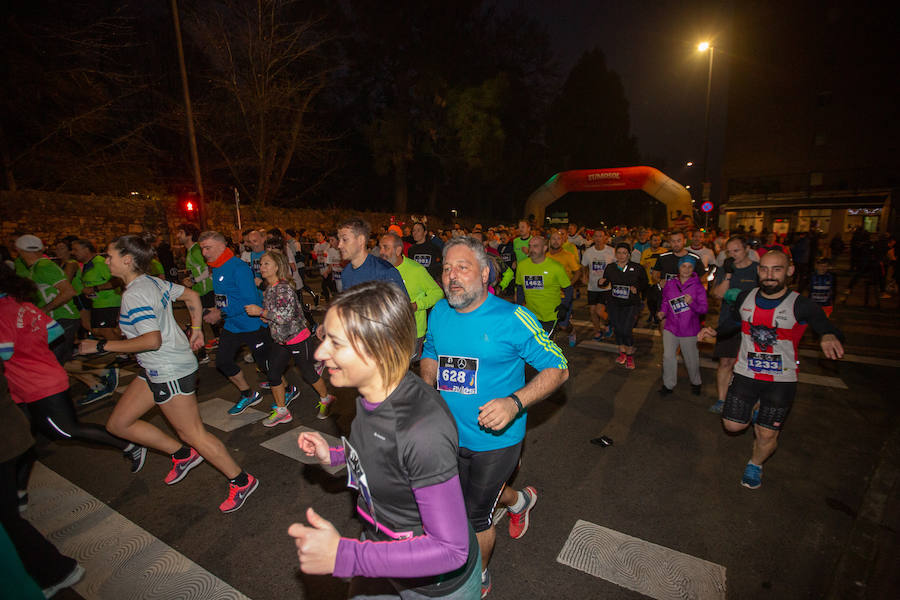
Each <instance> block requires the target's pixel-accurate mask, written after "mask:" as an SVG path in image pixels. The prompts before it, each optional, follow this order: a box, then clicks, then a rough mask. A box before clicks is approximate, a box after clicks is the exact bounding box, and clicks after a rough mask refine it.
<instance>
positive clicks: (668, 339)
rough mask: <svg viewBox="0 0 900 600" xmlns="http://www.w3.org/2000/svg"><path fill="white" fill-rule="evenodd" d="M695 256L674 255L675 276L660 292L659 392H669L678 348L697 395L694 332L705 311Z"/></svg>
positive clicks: (696, 359)
mask: <svg viewBox="0 0 900 600" xmlns="http://www.w3.org/2000/svg"><path fill="white" fill-rule="evenodd" d="M696 264H697V259H696V258H694V256H692V255H691V254H685V255H684V256H682V257H681V258H679V259H678V277H676V278H675V279H670V280H669V281H667V282H666V287H664V288H663V292H662V310H660V311H659V312H658V313H657V315H656V316H657V317H659V318H660V319H665V321H664V324H663V385H662V387H661V388H659V393H660V394H662V395H663V396H665V395H667V394H671V393H672V390H673V389H674V388H675V381H676V379H677V376H678V357H677V356H676V353H677V351H678V348H679V347H680V348H681V356H682V358H684V366H685V368H687V372H688V377H689V378H690V380H691V391H692V392H693V394H694V395H695V396H699V395H700V384H701V381H700V351H699V350H698V349H697V333H699V332H700V317H702V316H703V315H705V314H706V311H707V308H708V307H707V301H706V290H704V289H703V284H702V283H700V278H699V277H697V273H695V272H694V270H695V266H696Z"/></svg>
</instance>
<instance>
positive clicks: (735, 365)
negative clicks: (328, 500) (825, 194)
mask: <svg viewBox="0 0 900 600" xmlns="http://www.w3.org/2000/svg"><path fill="white" fill-rule="evenodd" d="M679 224H680V225H685V224H686V223H684V222H682V223H679ZM173 237H174V240H175V241H176V242H177V244H178V246H180V249H178V250H175V251H173V249H172V248H171V247H170V246H169V245H168V243H166V242H165V241H163V240H162V239H161V238H160V236H157V235H154V234H141V235H124V236H121V237H119V238H117V239H115V240H112V241H111V242H110V243H108V245H101V244H100V243H99V242H100V241H99V240H89V239H86V238H79V237H75V236H70V237H60V238H59V239H58V240H54V241H53V243H52V245H50V244H49V243H45V240H41V239H39V238H38V237H36V236H34V235H31V234H24V235H19V236H17V237H16V238H15V239H14V240H13V244H12V245H13V247H14V248H15V256H14V257H13V256H12V255H10V256H9V257H8V258H9V260H8V261H6V264H2V265H0V358H2V360H3V362H4V363H5V375H6V379H7V381H8V385H9V390H10V394H9V396H10V397H11V401H12V402H7V399H6V398H4V401H3V404H2V405H0V409H2V411H3V414H4V415H7V416H4V417H3V422H4V430H3V434H4V435H3V437H4V438H5V439H6V443H5V445H0V450H3V452H2V453H0V461H2V478H3V486H2V487H3V496H4V497H3V501H2V507H3V510H2V525H3V528H4V529H5V531H6V534H7V535H8V536H9V538H10V539H11V540H12V541H13V545H14V546H15V548H16V549H17V550H18V554H19V556H20V558H21V560H22V563H23V564H24V572H26V573H27V574H28V576H30V579H29V577H23V578H22V580H21V585H22V588H21V589H22V590H26V589H28V586H29V585H33V583H31V584H29V581H32V580H33V581H36V582H37V588H36V589H38V588H39V589H40V590H43V595H44V596H46V597H50V596H51V595H52V594H53V593H55V591H56V590H58V589H62V588H63V587H67V586H69V585H72V584H73V583H74V582H75V581H77V580H78V579H79V578H80V577H81V576H82V574H83V570H82V569H81V567H79V566H78V565H77V564H74V561H72V560H71V559H69V558H67V557H64V556H62V555H60V554H59V553H58V552H56V550H55V549H54V548H52V545H50V544H49V543H48V542H46V540H44V539H43V538H42V537H41V536H40V534H39V533H38V532H37V531H36V530H34V529H33V528H32V527H31V526H30V525H28V524H27V522H26V521H24V520H23V519H22V518H21V517H20V516H19V513H20V511H21V510H25V509H26V508H27V503H28V496H27V488H28V476H29V473H30V469H31V465H33V463H34V460H35V457H36V455H35V453H34V450H33V439H32V437H31V434H32V433H33V432H38V431H39V432H41V433H42V434H44V435H45V436H47V437H49V438H51V439H57V440H62V439H67V438H76V439H80V440H84V441H88V442H93V443H99V444H104V445H108V446H112V447H115V448H117V449H118V450H120V451H121V452H123V454H124V455H125V456H126V457H127V458H128V460H129V465H130V469H131V471H132V472H135V473H137V472H138V471H140V470H141V468H142V467H143V465H144V462H145V460H147V458H148V449H153V450H156V451H158V452H159V453H162V454H163V455H166V456H168V457H170V460H171V464H172V466H171V471H170V472H169V474H168V475H167V476H166V478H165V483H166V484H168V485H173V484H175V483H178V482H180V481H182V479H184V478H185V477H186V475H187V474H188V472H189V471H190V470H191V469H193V468H195V467H196V466H198V465H200V464H201V463H202V462H204V461H206V462H209V463H210V464H211V465H213V466H214V467H215V468H216V469H218V470H219V471H220V472H222V474H223V475H224V476H225V477H226V479H227V480H228V486H227V488H228V489H227V492H228V493H227V496H226V498H225V500H224V501H223V502H222V503H221V504H220V506H219V509H220V510H221V511H222V512H224V513H228V512H233V511H236V510H238V509H240V508H241V507H242V506H243V505H244V503H245V502H246V501H247V499H248V497H249V496H250V495H251V494H252V493H253V492H254V491H256V490H257V489H258V488H259V487H260V485H261V483H260V482H259V481H258V480H257V479H256V478H255V477H254V476H253V475H251V474H249V473H248V472H246V471H245V470H244V469H243V468H242V467H241V466H240V465H238V464H237V463H236V462H235V461H234V459H233V458H232V456H231V454H230V453H229V451H228V450H227V449H226V448H225V446H224V445H223V444H222V442H221V441H220V440H219V439H218V438H217V437H216V436H215V435H213V434H211V433H210V432H208V431H207V430H206V429H205V427H204V425H203V422H202V420H201V419H200V413H199V409H198V405H197V381H198V379H197V373H198V368H199V365H201V364H206V363H210V362H211V361H212V360H214V366H215V368H216V369H217V370H218V371H219V372H220V373H221V374H222V375H224V376H225V378H227V379H228V380H229V381H230V382H231V383H232V384H233V385H234V387H235V388H236V390H235V394H236V395H235V400H234V405H233V406H232V407H231V408H230V409H228V414H229V415H238V414H240V413H242V412H244V411H245V410H246V409H247V408H248V407H251V406H255V405H258V404H259V403H261V402H262V401H263V399H264V394H265V393H267V392H269V393H271V395H272V404H271V407H270V408H269V409H268V410H267V415H268V416H267V417H266V418H265V419H263V420H262V426H264V427H275V426H277V425H280V424H285V423H290V422H291V421H292V420H293V417H292V414H291V412H290V408H289V407H290V405H291V403H292V402H293V401H294V400H296V399H297V398H298V397H299V396H300V391H299V390H298V389H297V388H296V387H294V386H292V385H290V384H289V383H288V381H287V379H286V377H285V375H286V373H287V371H288V369H289V368H290V366H291V364H292V363H293V364H294V365H296V366H297V368H298V369H299V372H300V374H301V376H302V379H303V380H304V382H305V383H306V384H308V385H309V386H311V387H312V388H313V390H314V391H315V393H316V397H317V398H318V401H317V405H316V407H317V411H316V413H317V416H318V417H319V418H321V419H327V418H328V417H329V412H330V410H331V407H332V404H333V401H334V395H332V394H330V393H329V389H328V387H329V386H330V387H332V388H339V387H346V388H354V389H356V390H357V391H358V393H359V397H358V399H357V403H356V413H355V418H354V420H353V423H352V426H351V431H350V432H349V434H347V435H346V436H345V437H344V438H342V444H341V445H339V446H337V447H329V446H328V443H327V442H326V441H325V438H324V437H322V436H321V435H319V434H317V433H303V434H301V435H300V438H299V440H298V444H299V446H300V448H301V450H302V451H303V452H306V453H307V454H309V455H310V456H314V457H316V458H317V459H318V460H319V461H320V462H321V463H323V464H325V465H329V466H335V465H339V464H346V466H347V469H348V471H349V473H350V485H351V487H354V488H356V489H357V490H358V492H359V499H358V503H357V509H358V513H359V516H360V517H361V518H362V520H363V524H364V533H363V535H362V538H361V539H360V540H352V539H348V538H342V537H341V536H340V534H339V533H338V532H337V531H336V530H335V528H334V527H333V526H332V525H331V524H330V523H328V522H327V521H325V520H324V519H322V518H321V517H320V516H319V515H318V514H317V513H316V512H315V511H314V510H313V509H312V508H310V509H309V510H308V511H307V515H306V516H307V521H308V523H307V524H300V523H296V524H294V525H292V526H291V528H290V532H289V533H290V535H291V536H292V537H293V538H294V539H295V540H296V544H297V551H298V558H299V561H300V565H301V568H302V569H303V571H305V572H307V573H318V574H332V575H334V576H336V577H353V583H352V584H351V597H359V598H362V597H370V596H373V595H378V594H392V595H395V596H399V597H403V598H421V597H425V596H429V597H436V596H440V597H447V598H477V597H484V596H486V595H487V594H488V593H489V591H490V589H491V578H490V572H489V570H488V565H489V563H490V560H491V556H492V553H493V548H494V542H495V537H496V532H495V524H494V511H495V509H496V508H497V506H498V505H502V506H504V507H506V510H507V513H508V516H509V534H510V536H511V537H513V538H521V537H522V536H523V535H525V533H526V531H527V530H528V527H529V519H530V514H531V511H532V510H533V509H534V507H535V505H536V504H537V501H538V490H536V489H535V488H534V487H531V486H524V487H523V488H522V489H519V490H517V489H514V488H513V487H512V486H511V485H510V484H511V480H512V479H513V478H514V476H515V472H516V470H517V468H518V466H519V464H520V457H521V451H522V444H523V440H524V437H525V432H526V422H527V420H526V417H527V412H528V407H529V406H530V405H533V404H534V403H536V402H539V401H541V400H543V399H544V398H547V397H548V396H550V395H551V394H553V393H554V392H556V391H557V390H558V389H559V388H560V386H561V385H562V384H563V383H564V382H565V381H566V379H567V378H568V376H569V371H568V362H567V359H566V355H565V353H564V352H563V350H562V348H561V346H565V345H566V343H567V344H568V345H569V346H575V345H576V344H577V343H578V341H579V338H581V339H582V341H586V342H588V343H589V344H594V345H595V347H600V348H609V349H611V350H613V354H615V358H613V359H612V360H613V362H614V363H615V364H616V365H620V366H621V367H622V368H623V369H625V370H633V369H635V368H636V355H637V356H638V358H639V357H640V356H639V354H638V345H637V344H636V342H635V332H636V330H638V332H640V331H641V327H640V326H641V325H642V321H643V326H644V328H652V329H657V328H658V329H660V330H661V337H662V343H663V361H662V372H661V380H662V384H661V387H660V388H659V394H660V395H662V396H668V395H669V394H672V393H674V391H675V388H676V384H677V378H678V377H677V375H678V366H677V365H678V355H679V354H680V355H681V357H682V360H683V362H684V366H685V370H686V372H687V376H688V379H689V381H690V386H691V393H693V394H696V395H701V394H702V393H703V391H702V390H703V382H702V380H701V375H700V357H699V349H698V342H703V341H706V340H710V339H713V338H714V339H715V347H714V350H713V355H714V356H715V357H716V358H717V359H718V361H719V362H718V369H717V371H716V378H715V385H714V389H715V391H714V392H712V391H710V396H711V397H712V398H713V399H714V401H713V403H712V405H711V406H710V411H711V412H715V413H719V414H721V415H722V417H721V418H722V423H723V427H724V429H725V430H726V431H728V432H738V431H740V430H742V429H745V428H747V427H749V426H750V425H751V424H752V425H753V429H754V432H755V441H754V445H753V449H752V453H751V456H750V460H749V461H748V463H747V464H746V465H744V466H743V474H742V477H741V480H740V483H741V485H743V486H745V487H747V488H750V489H755V488H758V487H759V486H760V485H761V478H762V467H763V462H764V461H765V460H766V459H768V458H769V457H770V456H771V454H772V452H774V450H775V446H776V444H777V438H778V435H779V433H780V431H781V429H782V428H783V426H784V423H785V420H786V419H787V416H788V414H789V412H790V409H791V405H792V402H793V399H794V396H795V394H796V387H797V364H798V361H797V348H798V344H799V341H800V338H801V337H802V336H803V333H804V331H805V329H806V327H807V326H809V327H811V328H812V329H813V330H814V331H815V333H816V334H817V335H818V336H820V344H821V347H822V350H823V352H824V354H825V355H826V356H827V357H828V358H832V359H834V358H840V357H841V356H842V354H843V347H842V345H841V340H842V339H843V338H842V335H841V333H840V331H838V330H837V329H836V328H835V327H834V326H833V325H832V324H831V323H830V321H829V320H828V315H830V314H831V310H832V309H833V307H834V305H835V303H836V302H840V301H842V300H843V301H845V300H846V298H847V296H848V293H852V290H853V287H854V285H856V284H857V282H858V281H857V280H858V279H860V278H862V279H865V282H866V293H867V294H868V291H869V287H870V286H874V290H873V292H874V294H875V295H876V298H879V299H880V298H884V297H889V296H890V292H891V290H892V289H896V280H895V277H896V270H895V262H896V255H895V245H894V243H895V242H894V240H893V238H886V239H884V240H879V239H877V238H874V237H872V236H869V235H868V234H866V233H865V232H863V233H859V232H857V233H855V234H854V236H853V238H852V244H851V252H852V254H851V258H852V261H853V268H854V274H855V275H854V277H853V279H852V280H851V282H850V285H849V286H848V287H847V288H845V289H844V290H840V291H839V290H838V289H837V278H836V277H835V275H834V273H833V270H832V267H833V260H834V259H836V258H837V256H838V255H840V254H841V253H842V252H843V251H844V248H843V247H842V246H841V244H842V242H841V241H840V239H838V241H837V242H836V241H834V240H832V241H830V242H828V241H826V240H824V238H823V237H822V236H820V235H819V234H817V232H816V231H815V230H813V231H812V232H803V233H800V234H797V235H795V236H792V237H791V239H790V240H786V239H784V236H779V235H777V234H775V233H771V232H770V233H763V234H761V235H759V236H757V235H756V234H755V232H753V231H749V232H743V231H735V232H720V231H704V230H702V229H697V228H690V227H689V228H687V229H672V230H667V231H659V230H653V229H650V228H644V227H637V228H628V227H618V228H614V229H606V228H603V227H596V228H585V227H581V226H579V225H578V224H575V223H568V224H567V225H566V226H565V227H552V226H543V227H535V226H534V225H533V224H532V223H530V222H529V221H528V220H522V221H520V222H518V223H517V224H516V225H514V226H502V225H501V226H495V227H488V228H483V227H482V226H480V225H475V226H474V227H472V228H471V229H467V228H464V227H462V226H455V227H454V228H453V229H448V230H433V229H430V228H429V227H428V225H427V223H426V222H424V221H423V222H415V223H412V224H411V225H409V226H405V227H401V226H400V225H393V224H392V225H389V226H388V225H386V226H384V227H382V228H381V230H380V231H378V232H373V231H371V229H370V227H369V225H368V224H367V223H366V222H365V221H363V220H362V219H350V220H347V221H345V222H343V223H341V224H339V225H338V226H337V227H336V228H335V229H334V230H322V231H305V230H295V229H285V230H281V229H277V228H273V229H268V230H262V229H247V230H245V231H243V232H234V233H233V234H232V235H231V236H230V237H229V236H226V235H224V234H223V233H221V232H217V231H203V232H201V231H199V230H198V228H197V227H195V226H194V225H192V224H184V225H181V226H179V227H178V228H177V230H176V232H175V235H174V236H173ZM48 242H49V241H48ZM181 250H183V255H182V253H181ZM176 254H179V255H182V256H183V258H180V259H178V261H177V262H176V259H175V255H176ZM104 255H105V256H104ZM309 280H320V281H321V283H320V286H319V289H318V290H316V289H314V288H313V287H311V286H310V285H309ZM892 282H893V284H892ZM792 288H793V289H792ZM801 294H803V295H801ZM582 298H583V299H584V301H585V302H586V305H587V312H588V315H589V321H577V320H576V319H573V312H574V310H573V307H574V305H575V303H576V301H577V300H579V299H582ZM176 301H178V302H183V303H184V306H185V307H186V309H187V317H188V318H189V320H188V321H186V322H179V321H178V320H177V319H176V318H175V313H174V312H173V306H174V304H175V302H176ZM320 305H321V308H326V307H327V312H325V315H324V318H323V319H321V322H317V319H316V318H315V312H316V308H317V307H320ZM579 306H580V305H579ZM716 307H718V320H717V321H716V322H715V323H713V322H712V319H710V318H707V314H708V313H710V312H711V311H712V310H713V309H715V308H716ZM713 325H715V326H713ZM557 341H559V343H557ZM608 344H612V346H611V347H610V346H609V345H608ZM107 353H108V355H109V356H108V360H104V361H101V360H98V359H100V358H102V357H103V355H105V354H107ZM135 359H136V362H137V365H134V361H135ZM241 362H246V363H255V366H256V369H257V371H258V372H259V373H260V379H261V380H262V382H261V383H260V384H258V385H251V383H250V382H249V381H248V378H247V377H246V375H245V370H246V369H245V368H242V366H241V364H240V363H241ZM96 364H103V365H104V366H100V367H97V366H91V365H96ZM526 364H528V365H530V366H531V367H532V368H533V370H534V371H536V374H533V375H532V376H529V377H528V378H526V370H525V365H526ZM125 365H133V366H132V368H134V369H136V370H138V371H139V375H138V376H137V377H136V378H134V379H133V380H132V381H131V382H130V383H129V384H128V386H127V387H126V388H125V389H124V391H122V393H121V395H119V396H118V397H117V398H116V405H115V407H114V409H113V411H112V414H111V415H110V417H109V419H108V421H107V423H106V427H105V429H104V428H102V427H99V426H96V425H88V424H82V423H80V422H79V420H78V417H77V413H76V410H75V409H76V408H77V407H81V406H85V405H88V404H92V403H94V402H98V401H100V400H103V399H106V398H110V397H113V396H114V395H115V394H116V393H117V390H118V389H119V375H120V370H119V369H120V368H122V367H124V366H125ZM326 373H327V375H326ZM70 379H71V380H75V381H77V382H80V383H81V384H83V385H84V386H86V388H87V391H86V392H85V393H83V394H80V395H79V396H78V397H77V398H76V399H74V400H73V399H72V398H71V396H70V390H71V384H70ZM13 402H14V403H15V405H17V406H18V409H19V410H16V409H15V406H13V404H12V403H13ZM7 405H8V406H7ZM10 406H12V407H13V409H12V410H11V409H10V408H9V407H10ZM154 406H158V407H159V408H160V410H161V412H162V414H163V415H164V416H165V418H166V419H167V420H168V421H169V423H170V424H171V425H172V428H173V429H174V431H175V433H176V435H177V438H176V437H172V436H170V435H168V434H167V433H164V432H163V431H162V430H160V429H158V428H157V427H155V426H153V425H151V424H150V423H148V422H147V421H144V420H141V417H142V415H144V414H145V413H147V412H148V411H149V410H150V409H152V408H153V407H154ZM7 417H8V418H7ZM26 420H27V422H26ZM591 441H592V442H594V443H597V444H600V445H603V444H605V443H608V440H607V439H606V438H602V437H601V438H596V439H594V440H591ZM367 541H378V542H384V543H381V544H369V543H366V542H367ZM22 597H27V596H26V595H25V592H24V591H23V595H22ZM38 597H41V596H38ZM379 597H381V596H379Z"/></svg>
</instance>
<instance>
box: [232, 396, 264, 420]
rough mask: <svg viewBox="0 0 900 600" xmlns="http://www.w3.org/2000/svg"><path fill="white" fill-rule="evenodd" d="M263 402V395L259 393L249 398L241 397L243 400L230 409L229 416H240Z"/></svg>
mask: <svg viewBox="0 0 900 600" xmlns="http://www.w3.org/2000/svg"><path fill="white" fill-rule="evenodd" d="M260 402H262V394H260V393H259V392H253V393H251V394H250V395H249V396H241V399H240V400H238V401H237V404H235V405H234V406H232V407H231V408H229V409H228V414H229V415H232V416H234V415H239V414H241V413H242V412H244V411H245V410H247V408H248V407H250V406H256V405H257V404H259V403H260Z"/></svg>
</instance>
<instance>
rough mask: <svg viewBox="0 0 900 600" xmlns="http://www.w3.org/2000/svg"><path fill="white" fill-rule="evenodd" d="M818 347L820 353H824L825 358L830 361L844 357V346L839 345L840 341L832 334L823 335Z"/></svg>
mask: <svg viewBox="0 0 900 600" xmlns="http://www.w3.org/2000/svg"><path fill="white" fill-rule="evenodd" d="M819 345H820V346H822V352H824V353H825V356H826V357H828V358H830V359H832V360H837V359H838V358H843V357H844V346H843V345H841V341H840V340H839V339H837V336H835V335H834V334H832V333H826V334H825V335H823V336H822V340H821V341H820V342H819Z"/></svg>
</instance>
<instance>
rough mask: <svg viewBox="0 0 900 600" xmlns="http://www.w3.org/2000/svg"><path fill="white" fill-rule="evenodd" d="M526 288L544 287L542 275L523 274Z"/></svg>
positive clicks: (537, 288)
mask: <svg viewBox="0 0 900 600" xmlns="http://www.w3.org/2000/svg"><path fill="white" fill-rule="evenodd" d="M525 289H526V290H542V289H544V276H543V275H525Z"/></svg>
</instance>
